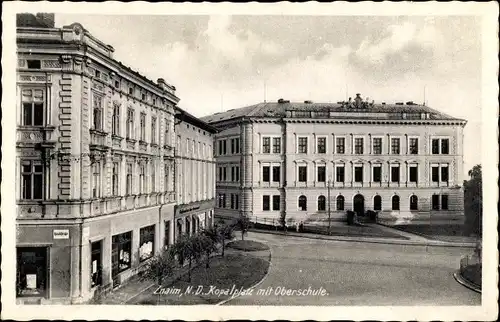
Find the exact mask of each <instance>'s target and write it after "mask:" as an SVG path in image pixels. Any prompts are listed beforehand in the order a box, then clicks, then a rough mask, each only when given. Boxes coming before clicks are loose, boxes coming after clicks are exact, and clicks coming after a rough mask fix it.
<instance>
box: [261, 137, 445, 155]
mask: <svg viewBox="0 0 500 322" xmlns="http://www.w3.org/2000/svg"><path fill="white" fill-rule="evenodd" d="M271 139H272V142H271ZM308 140H309V138H308V137H298V140H297V153H301V154H307V153H308V146H309V145H308ZM326 140H327V138H326V137H318V138H317V139H316V151H315V153H317V154H326V153H327V148H326V147H327V144H326V143H327V142H326ZM335 142H336V144H335V153H336V154H345V153H346V151H345V147H346V142H345V138H344V137H337V138H336V140H335ZM390 142H391V145H390V151H389V153H390V154H401V139H400V138H391V141H390ZM418 150H419V140H418V138H409V141H408V154H418ZM271 151H272V153H281V138H280V137H267V136H265V137H262V153H265V154H268V153H271ZM382 151H383V149H382V138H381V137H379V138H377V137H374V138H372V150H371V154H382ZM353 153H354V154H364V153H365V151H364V138H354V150H353ZM431 153H432V154H449V153H450V148H449V139H432V149H431Z"/></svg>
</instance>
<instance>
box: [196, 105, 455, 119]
mask: <svg viewBox="0 0 500 322" xmlns="http://www.w3.org/2000/svg"><path fill="white" fill-rule="evenodd" d="M290 111H311V112H337V113H339V115H338V116H337V115H335V116H334V117H335V118H337V117H339V118H342V117H344V118H345V117H348V116H345V115H341V114H342V112H344V113H349V115H350V116H352V114H353V113H360V115H359V116H357V117H362V113H365V114H367V115H366V118H367V119H369V118H371V117H370V116H369V114H371V115H372V116H373V114H372V113H390V114H394V115H397V114H402V113H412V114H413V113H418V114H420V113H429V114H430V115H429V119H431V120H456V121H459V120H460V119H458V118H455V117H452V116H450V115H447V114H444V113H442V112H440V111H438V110H435V109H432V108H430V107H428V106H425V105H419V104H414V103H412V102H408V103H407V104H402V103H398V104H378V103H377V104H368V106H367V107H365V108H355V107H353V106H348V104H347V102H337V103H312V102H310V103H309V102H307V103H306V102H289V101H282V102H265V103H258V104H255V105H250V106H246V107H242V108H238V109H232V110H228V111H225V112H220V113H215V114H212V115H208V116H205V117H202V118H201V119H202V120H203V121H205V122H207V123H217V122H222V121H227V120H230V119H236V118H240V117H243V116H247V117H257V118H259V117H261V118H262V117H268V118H269V117H270V118H273V117H276V118H281V117H286V116H287V112H290Z"/></svg>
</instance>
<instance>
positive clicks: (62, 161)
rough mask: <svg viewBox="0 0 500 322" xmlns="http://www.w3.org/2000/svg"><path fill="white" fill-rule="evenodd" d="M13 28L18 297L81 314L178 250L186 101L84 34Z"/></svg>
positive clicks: (23, 18) (50, 21) (44, 20)
mask: <svg viewBox="0 0 500 322" xmlns="http://www.w3.org/2000/svg"><path fill="white" fill-rule="evenodd" d="M17 22H18V28H17V55H18V61H17V109H16V111H17V138H16V141H17V142H16V147H17V158H16V173H17V181H16V188H15V189H16V191H15V193H16V199H17V213H16V214H17V219H16V223H17V288H16V295H17V299H18V301H19V302H21V303H27V302H32V303H79V302H84V301H87V300H88V299H90V298H92V297H93V296H94V294H96V293H98V292H101V291H105V290H108V289H110V288H113V287H116V286H118V285H120V284H121V283H123V282H124V281H125V280H127V279H128V278H130V277H131V276H133V275H134V274H136V273H137V272H138V271H139V270H140V269H141V268H142V267H143V264H144V263H146V262H147V260H148V259H149V258H151V257H152V256H153V255H154V253H155V252H157V251H159V250H161V249H162V248H163V247H164V246H165V245H168V244H169V243H172V242H173V238H174V234H173V231H174V228H173V222H174V206H175V204H176V196H175V192H174V188H175V187H174V172H175V164H174V144H175V134H174V114H175V105H176V104H177V102H178V101H179V98H177V97H176V95H175V87H173V86H171V85H169V84H167V83H166V82H165V81H164V80H163V79H158V81H157V82H153V81H151V80H149V79H147V78H146V77H144V76H142V75H140V74H139V73H137V72H135V71H133V70H132V69H130V68H129V67H127V66H124V65H123V64H122V63H120V62H119V61H117V60H116V59H115V58H114V57H113V51H114V50H113V48H112V47H111V46H109V45H106V44H104V43H102V42H101V41H100V40H99V39H97V38H95V37H93V36H92V35H91V34H90V33H89V32H88V31H87V30H86V29H85V28H84V27H83V26H82V25H80V24H78V23H74V24H72V25H69V26H64V27H62V28H56V27H54V15H51V14H41V15H37V16H34V15H29V14H28V15H19V16H18V21H17Z"/></svg>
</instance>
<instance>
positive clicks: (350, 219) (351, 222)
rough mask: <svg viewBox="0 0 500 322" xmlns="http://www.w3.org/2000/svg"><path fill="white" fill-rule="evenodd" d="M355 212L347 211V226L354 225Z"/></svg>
mask: <svg viewBox="0 0 500 322" xmlns="http://www.w3.org/2000/svg"><path fill="white" fill-rule="evenodd" d="M354 215H355V213H354V211H351V210H347V224H348V225H354Z"/></svg>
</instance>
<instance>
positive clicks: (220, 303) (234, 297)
mask: <svg viewBox="0 0 500 322" xmlns="http://www.w3.org/2000/svg"><path fill="white" fill-rule="evenodd" d="M272 258H273V251H272V249H271V247H269V268H268V270H267V273H266V275H264V277H262V279H261V280H260V281H258V282H257V283H255V285H253V286H250V287H249V288H247V290H253V289H254V288H256V287H257V286H259V285H260V284H262V282H264V280H265V279H266V278H267V276H268V275H269V272H270V271H271V266H272V264H273V263H272ZM240 296H241V295H239V294H238V295H237V296H232V297H230V298H228V299H225V300H222V301H220V302H219V303H217V304H215V305H224V304H226V303H227V302H229V301H231V300H234V299H236V298H238V297H240Z"/></svg>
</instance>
